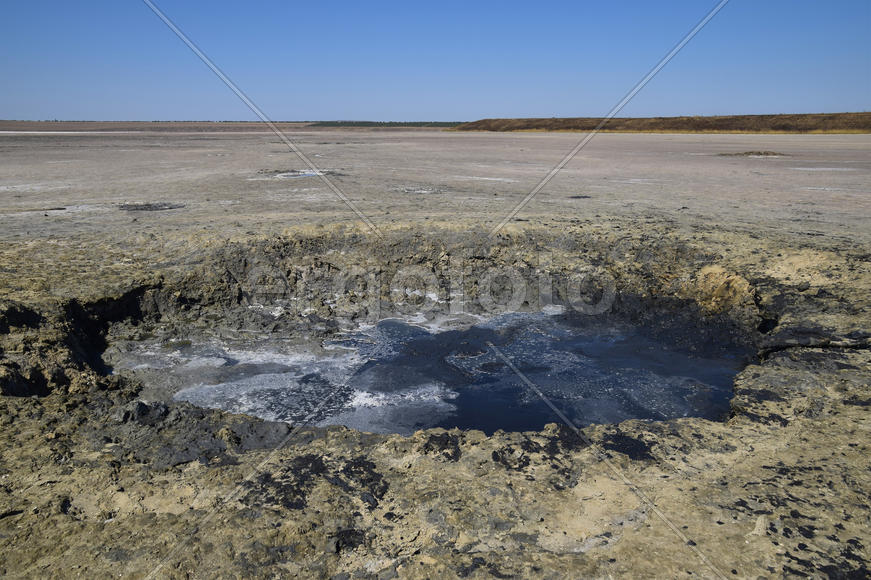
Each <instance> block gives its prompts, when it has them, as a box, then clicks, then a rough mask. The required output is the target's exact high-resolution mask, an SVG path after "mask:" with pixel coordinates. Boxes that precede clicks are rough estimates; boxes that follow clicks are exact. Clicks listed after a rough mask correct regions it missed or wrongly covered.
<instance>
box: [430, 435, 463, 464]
mask: <svg viewBox="0 0 871 580" xmlns="http://www.w3.org/2000/svg"><path fill="white" fill-rule="evenodd" d="M421 452H422V453H425V454H427V455H429V454H432V453H435V454H436V455H437V456H440V457H444V458H445V459H447V460H449V461H458V460H459V459H460V457H461V456H462V454H463V452H462V451H461V450H460V438H459V437H457V436H456V435H451V434H450V433H439V434H438V435H430V436H429V438H428V439H427V440H426V442H425V443H424V444H423V446H422V447H421Z"/></svg>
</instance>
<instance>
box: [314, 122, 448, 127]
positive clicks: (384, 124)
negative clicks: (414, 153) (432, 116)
mask: <svg viewBox="0 0 871 580" xmlns="http://www.w3.org/2000/svg"><path fill="white" fill-rule="evenodd" d="M461 124H462V121H315V122H314V123H310V124H309V127H456V126H457V125H461Z"/></svg>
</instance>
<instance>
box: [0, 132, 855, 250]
mask: <svg viewBox="0 0 871 580" xmlns="http://www.w3.org/2000/svg"><path fill="white" fill-rule="evenodd" d="M289 136H290V137H291V138H292V139H293V140H294V141H295V142H296V143H298V144H299V146H300V147H301V148H302V149H303V150H304V151H305V152H306V154H307V155H309V156H310V158H311V159H312V160H313V161H314V162H315V163H316V164H317V165H318V167H319V168H321V169H323V170H326V171H329V172H334V173H333V174H332V175H331V176H330V177H331V179H333V180H334V181H335V182H336V184H337V185H338V186H339V187H340V188H341V189H342V190H343V191H344V192H345V193H346V194H347V196H348V197H349V198H350V199H351V200H352V201H353V202H354V203H355V204H356V205H357V206H358V207H359V209H360V210H361V211H362V212H363V213H364V214H365V215H367V216H368V217H370V219H371V220H372V221H373V222H374V223H375V224H376V225H389V224H391V223H397V222H410V223H420V222H424V221H426V220H453V219H462V220H464V221H467V222H468V224H469V227H470V228H476V227H477V228H481V229H485V228H489V227H492V226H493V225H495V223H497V221H498V220H499V219H501V218H502V217H503V216H504V215H506V214H507V213H508V212H509V211H510V210H511V209H512V207H513V206H514V205H515V204H516V203H517V202H519V200H520V199H522V198H523V196H524V195H525V194H526V193H528V192H529V191H530V190H531V189H532V188H533V187H534V186H535V185H536V184H537V183H538V181H539V180H540V179H542V178H543V177H544V175H546V174H547V172H548V171H549V170H550V169H551V168H552V167H553V166H554V165H555V164H556V163H557V162H558V161H559V160H560V159H561V158H562V156H563V155H564V154H566V153H567V152H568V151H570V150H571V148H572V147H573V145H574V144H575V143H577V141H578V140H579V138H580V137H579V136H578V135H573V134H544V133H541V134H489V133H473V134H459V133H452V132H442V131H364V130H353V131H339V130H322V131H308V132H300V133H289ZM746 151H773V152H777V153H781V154H782V156H779V157H764V158H760V157H752V156H750V157H742V156H723V155H721V154H724V153H726V154H728V153H740V152H746ZM869 151H871V136H869V135H831V136H829V135H814V136H785V135H770V136H753V135H617V134H601V135H598V136H596V137H595V138H594V139H593V141H591V142H590V144H589V145H588V146H587V147H586V148H585V149H584V150H582V151H581V152H580V154H579V155H578V156H577V157H576V158H575V159H574V160H572V161H571V162H570V163H569V165H568V166H567V167H566V168H565V169H564V170H563V171H562V172H561V173H560V174H559V175H558V176H557V177H556V178H555V179H553V180H552V181H551V182H550V183H549V184H548V186H547V187H546V188H545V190H544V191H542V192H541V193H540V194H539V195H538V196H537V197H536V198H535V199H534V200H533V201H532V202H531V203H530V204H529V205H528V206H527V208H526V209H525V210H524V211H523V212H522V213H521V214H520V215H518V217H519V218H521V219H528V220H530V221H532V222H534V223H550V222H554V221H557V220H564V219H570V218H572V217H579V218H587V217H593V216H595V215H596V214H599V215H607V216H611V215H614V216H620V217H627V218H634V217H663V218H667V219H669V220H672V221H675V222H678V223H681V224H686V225H688V226H692V225H695V224H706V223H709V222H710V221H711V220H714V219H715V220H716V221H717V222H718V223H721V224H722V225H724V226H734V227H738V228H740V227H742V226H745V227H746V226H752V227H753V228H756V229H758V228H763V229H766V228H768V229H772V230H777V231H791V232H795V233H797V234H801V235H820V234H822V235H825V236H830V237H839V238H841V239H843V240H845V241H846V240H851V239H852V240H856V241H867V240H868V236H869V235H871V232H869V228H868V227H867V226H868V224H869V220H871V155H869ZM0 153H2V155H0V195H2V200H3V203H2V207H0V240H2V241H4V242H16V241H19V242H20V241H22V240H32V239H41V238H53V237H61V238H63V237H70V236H77V235H106V236H109V237H117V236H124V235H133V234H150V233H159V232H166V231H177V230H185V229H187V230H195V229H203V228H207V229H220V230H221V231H222V232H225V233H226V234H228V235H234V234H236V233H244V232H246V231H250V230H255V231H257V232H258V233H260V232H263V231H269V230H270V229H276V228H285V227H290V226H294V225H298V224H307V223H328V222H329V223H332V222H335V221H337V220H342V219H346V220H348V221H355V220H356V217H355V216H354V214H353V213H352V212H351V211H350V210H348V208H347V207H345V205H344V204H343V203H342V202H341V201H340V200H339V199H338V198H337V197H336V195H335V194H334V193H333V192H331V191H330V190H329V189H328V188H327V187H326V186H325V185H324V184H323V183H321V182H320V180H319V179H317V178H316V177H299V178H282V177H280V176H276V175H275V174H274V173H272V172H283V171H286V170H294V169H305V166H304V165H303V164H302V163H301V162H300V161H299V160H298V159H297V158H296V156H295V155H293V154H292V153H291V152H289V151H288V149H287V147H286V146H285V145H284V144H283V143H281V142H280V141H279V140H278V139H277V138H276V137H275V136H273V135H270V134H262V133H261V134H242V135H239V134H231V133H227V134H167V133H160V132H151V133H136V134H115V135H113V134H99V135H89V134H70V135H60V134H47V135H34V134H2V135H0ZM279 175H280V173H279ZM156 201H162V202H171V203H178V204H184V206H185V207H184V208H183V209H179V210H175V211H166V212H139V213H135V214H133V213H129V212H125V211H121V210H119V209H118V206H119V205H120V204H124V203H142V202H156ZM62 207H63V208H66V209H57V208H62ZM45 214H48V215H45ZM134 219H135V220H136V221H133V220H134Z"/></svg>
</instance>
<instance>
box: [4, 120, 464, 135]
mask: <svg viewBox="0 0 871 580" xmlns="http://www.w3.org/2000/svg"><path fill="white" fill-rule="evenodd" d="M274 125H275V126H276V127H278V129H279V130H281V131H302V130H318V131H323V130H330V129H369V130H376V131H380V130H408V129H415V130H443V129H445V128H450V127H455V126H457V125H460V123H459V122H456V123H443V122H430V121H420V122H407V123H406V122H394V121H391V122H377V121H281V122H275V123H274ZM142 132H166V133H185V132H194V133H271V132H272V129H270V128H269V126H268V125H266V124H265V123H262V122H260V121H13V120H0V133H142Z"/></svg>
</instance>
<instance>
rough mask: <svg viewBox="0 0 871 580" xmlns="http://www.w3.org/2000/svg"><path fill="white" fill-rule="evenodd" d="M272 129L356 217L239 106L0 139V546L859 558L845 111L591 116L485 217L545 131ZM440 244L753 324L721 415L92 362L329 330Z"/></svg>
mask: <svg viewBox="0 0 871 580" xmlns="http://www.w3.org/2000/svg"><path fill="white" fill-rule="evenodd" d="M298 137H299V140H300V142H301V144H302V145H304V146H307V147H309V149H308V150H309V151H310V152H311V153H312V155H315V157H314V158H315V159H324V163H323V168H324V169H328V170H330V171H333V178H334V179H335V181H336V183H338V184H339V185H340V186H341V187H343V188H344V189H345V190H347V191H349V192H353V193H352V196H351V197H352V200H353V201H354V202H355V203H356V205H357V206H358V207H359V208H360V209H362V210H363V212H364V213H365V214H366V215H371V216H372V220H373V223H375V224H376V226H377V227H378V232H379V233H378V234H374V233H373V232H372V231H370V230H369V229H368V228H367V227H366V226H365V225H359V224H357V223H356V222H355V219H354V218H355V216H354V214H353V213H352V212H351V211H350V210H349V209H348V208H347V207H345V206H344V205H342V203H341V202H340V201H336V200H334V198H333V197H331V196H332V195H333V194H332V193H331V192H330V191H329V190H328V189H326V187H324V186H323V184H319V182H318V181H317V179H318V178H317V176H314V177H306V176H298V175H292V176H290V177H287V176H286V177H277V176H278V175H287V174H288V173H291V170H296V169H300V168H299V167H297V165H298V163H297V164H296V165H294V161H293V160H292V159H290V158H289V155H287V154H286V153H282V152H281V151H280V148H279V145H277V144H275V143H273V142H274V141H276V140H275V139H274V138H270V137H268V136H264V135H225V136H221V135H217V136H216V135H208V136H206V135H198V134H190V135H187V134H181V135H172V136H170V135H166V134H161V133H148V134H142V135H129V134H128V135H121V136H96V135H89V136H79V137H73V136H30V135H14V136H13V135H9V136H6V135H4V136H0V147H2V149H3V150H4V156H3V158H2V163H0V170H2V173H0V176H2V178H3V182H2V185H0V187H3V188H4V189H3V191H4V200H6V202H5V205H4V208H3V209H2V213H0V220H2V224H3V226H4V227H3V230H2V233H0V241H2V248H0V249H2V251H0V275H2V278H0V280H2V284H0V389H2V392H3V395H4V396H3V397H0V408H2V412H0V421H2V430H0V437H2V438H3V440H2V446H0V450H2V451H0V571H2V573H3V574H4V575H6V576H12V577H15V576H20V577H64V578H66V577H78V576H81V577H88V578H91V577H108V576H113V577H129V578H138V577H149V576H150V577H173V578H183V577H241V576H270V577H272V576H287V577H294V576H299V577H336V578H392V577H447V578H451V577H469V578H476V577H481V578H489V577H497V578H504V577H542V578H562V577H588V576H589V577H611V576H613V577H678V576H680V577H682V576H702V577H722V576H726V577H733V576H735V577H769V576H794V577H803V576H813V577H826V576H828V577H844V578H864V577H867V576H868V574H869V570H868V568H869V564H868V562H869V543H871V537H869V533H868V530H869V529H871V521H869V520H871V508H869V493H871V492H869V490H871V463H869V460H868V445H869V443H868V441H869V431H871V415H869V405H871V391H869V386H868V385H869V378H871V332H869V329H871V324H869V323H871V320H869V318H871V310H869V302H871V298H869V296H871V265H869V257H871V243H869V233H868V228H867V224H868V223H869V205H868V201H867V187H868V183H869V178H868V175H869V171H871V164H869V163H868V162H867V159H865V158H864V157H863V156H862V151H867V147H868V145H869V142H868V139H867V138H866V137H864V136H843V137H829V136H825V137H823V136H815V137H806V138H804V139H805V140H803V138H801V137H764V136H760V137H748V136H680V137H676V136H643V137H636V136H616V135H614V136H612V135H607V136H601V138H602V139H603V141H602V144H601V146H600V148H599V149H597V148H595V147H594V146H593V145H591V146H590V150H589V152H588V151H587V150H585V152H584V154H583V156H586V157H585V158H584V159H578V160H576V162H573V164H572V165H571V166H570V167H571V170H570V171H569V172H568V173H567V174H566V176H564V178H562V180H561V181H558V180H555V181H554V184H553V190H552V192H551V193H547V194H546V195H545V193H542V196H543V197H542V199H541V200H536V201H535V202H533V204H531V205H530V206H529V208H528V212H524V213H522V214H520V215H519V216H518V218H519V219H521V220H529V221H513V222H512V223H510V224H509V226H507V227H506V228H505V229H503V230H502V231H501V232H500V233H499V234H498V235H495V236H493V237H488V235H487V232H488V228H487V226H488V225H489V226H491V227H492V225H494V224H495V223H496V222H498V219H500V218H501V215H502V213H503V211H502V210H506V211H507V209H510V207H511V205H512V204H513V203H516V202H517V201H519V199H520V198H522V197H523V195H525V193H526V192H527V191H528V190H529V189H531V187H532V186H533V185H534V184H535V181H536V179H538V178H540V176H541V175H543V174H544V173H546V171H547V168H548V165H549V164H552V163H555V162H556V161H558V159H559V156H560V151H563V150H564V149H565V145H566V144H570V143H571V142H572V140H573V139H574V137H572V136H566V135H553V136H550V135H494V136H490V135H488V136H480V135H475V134H471V135H447V136H446V135H445V134H441V133H434V132H392V133H377V134H376V133H374V132H365V131H345V132H342V131H322V132H310V133H305V134H301V135H299V136H298ZM597 139H598V137H597ZM594 143H595V141H594ZM125 148H129V149H131V151H130V152H127V153H125V152H124V151H123V150H124V149H125ZM569 148H570V147H569ZM524 149H525V150H526V151H524ZM742 151H773V152H776V153H780V154H781V155H780V156H775V157H774V158H770V157H771V156H750V155H748V156H740V155H738V156H735V155H721V154H722V153H728V154H734V153H736V152H737V153H740V152H742ZM270 155H273V156H276V157H275V158H270V157H269V156H270ZM553 157H555V159H552V158H553ZM756 157H761V158H756ZM863 159H864V160H863ZM669 162H670V163H672V164H671V165H669ZM155 168H159V169H155ZM542 169H544V171H542ZM806 169H814V170H813V171H808V170H806ZM840 170H843V171H840ZM276 171H277V172H278V173H276ZM758 174H762V175H758ZM458 176H461V177H462V176H465V177H463V178H462V179H460V178H459V177H458ZM681 176H683V177H681ZM467 178H469V179H467ZM472 178H478V179H472ZM506 179H507V180H508V181H505V180H506ZM499 180H502V181H499ZM549 191H550V190H549ZM421 192H422V193H421ZM16 196H17V197H16ZM145 204H150V205H145ZM122 205H123V206H126V207H121V206H122ZM57 208H64V209H57ZM681 208H685V209H681ZM225 210H226V211H225ZM458 259H459V261H460V262H461V263H462V264H463V268H464V271H465V272H464V273H465V275H464V277H463V283H462V286H461V290H462V293H463V294H464V295H465V296H466V297H467V300H468V304H469V308H470V309H471V310H472V311H474V309H475V308H476V307H475V306H474V304H475V301H476V299H477V297H478V291H479V288H478V284H477V283H478V281H479V280H480V276H479V275H478V274H479V273H480V272H481V271H483V270H484V269H486V268H488V267H493V266H497V267H511V268H514V269H515V270H516V271H518V272H521V273H522V274H523V275H524V276H529V277H533V276H534V275H535V274H536V273H539V272H540V271H541V270H543V269H546V270H548V271H549V272H550V273H551V274H552V275H553V278H554V280H555V288H556V292H555V297H554V300H555V301H556V302H558V303H559V302H560V301H564V300H565V299H566V296H567V290H566V288H567V287H566V286H565V281H566V280H567V279H568V278H569V277H570V274H571V273H572V272H573V271H575V270H577V269H578V268H593V269H594V270H595V271H596V272H597V273H598V275H597V276H594V277H593V278H591V281H590V282H589V285H588V287H587V288H586V290H587V291H588V292H587V293H588V295H589V296H591V297H593V299H595V298H597V297H600V296H601V295H603V292H605V291H606V288H605V287H604V286H605V284H603V283H602V281H603V280H612V281H613V283H614V289H615V292H616V297H615V301H614V304H613V307H612V309H611V312H610V314H609V315H612V316H619V317H622V318H624V319H628V320H632V321H634V322H637V323H638V324H642V325H646V326H648V327H650V328H657V327H663V328H666V327H670V325H672V324H674V321H675V320H678V321H680V323H681V324H682V325H683V327H685V328H688V329H692V332H691V333H687V334H686V335H685V336H684V339H685V340H686V341H687V342H688V343H690V342H692V341H693V340H705V341H727V342H732V343H736V344H741V345H744V346H746V347H750V348H752V349H753V352H754V353H755V354H754V357H753V361H752V362H751V364H750V365H749V366H747V367H746V368H745V369H744V370H743V371H742V372H741V373H740V374H739V375H738V377H737V378H736V381H735V396H734V398H733V400H732V404H731V415H730V417H729V418H728V420H726V421H724V422H714V421H707V420H702V419H692V418H689V419H680V420H674V421H668V422H662V423H657V422H642V421H628V422H625V423H622V424H619V425H602V426H593V427H590V428H587V429H584V430H583V431H581V432H576V431H574V430H573V429H571V428H570V427H567V426H566V425H562V424H560V423H559V422H558V421H557V420H556V418H555V422H554V424H553V425H550V426H548V427H547V428H545V429H544V430H542V431H541V432H530V433H497V434H495V435H493V436H486V435H484V434H483V433H481V432H477V431H465V432H463V431H456V430H455V431H443V430H429V431H421V432H418V433H416V434H414V435H413V436H411V437H402V436H399V435H373V434H366V433H360V432H356V431H352V430H349V429H345V428H341V427H333V428H329V429H318V428H313V427H308V426H305V425H297V426H289V425H286V424H280V423H268V422H263V421H259V420H256V419H252V418H250V417H244V416H237V415H229V414H225V413H221V412H217V411H211V410H203V409H198V408H195V407H192V406H189V405H182V404H174V403H171V402H166V401H159V400H154V399H153V398H151V397H143V396H142V392H141V385H139V384H137V383H136V382H135V381H134V380H131V379H130V378H129V377H126V376H123V375H115V374H111V372H110V369H109V368H107V364H106V361H105V360H104V359H103V353H104V351H105V350H106V349H107V347H110V346H112V345H113V344H116V343H117V342H118V341H124V340H135V339H137V338H140V339H141V338H146V337H148V338H151V339H153V338H154V337H157V338H159V339H165V340H166V341H167V342H169V341H172V340H174V339H177V338H178V337H183V336H190V335H191V334H192V333H193V334H196V333H199V334H204V335H211V336H233V337H239V336H242V337H246V336H247V337H250V339H251V340H258V339H259V338H262V337H263V336H265V335H269V334H271V333H283V334H284V335H287V336H300V337H302V336H305V337H306V339H307V340H311V339H312V338H314V339H317V338H321V337H327V336H329V335H330V334H331V333H332V332H334V331H335V330H336V329H337V328H339V327H341V326H342V325H343V324H353V323H356V322H358V321H359V320H361V319H366V318H367V317H369V316H371V315H372V312H371V308H370V307H371V304H373V303H374V302H373V298H375V297H377V298H380V299H381V300H382V301H383V302H388V301H389V298H390V288H389V284H388V283H387V282H386V281H388V280H390V279H391V278H392V277H393V276H394V274H395V273H396V272H398V271H400V270H401V269H402V268H406V267H411V266H413V267H417V268H422V269H423V270H425V271H428V272H432V273H433V275H434V276H435V279H436V280H437V286H438V293H439V295H440V296H442V297H447V296H448V295H449V294H451V293H455V292H456V290H457V288H456V287H453V286H451V284H452V281H454V280H456V277H454V276H453V275H452V274H451V272H452V264H453V265H456V263H457V260H458ZM361 272H363V273H364V274H366V275H368V273H373V272H374V273H377V277H376V278H375V279H376V280H377V282H376V283H375V284H370V283H363V282H362V281H363V280H366V279H367V278H366V275H363V276H362V277H361V275H360V273H361ZM336 280H341V281H342V286H341V288H342V289H343V291H342V292H336ZM531 288H535V287H534V286H531ZM536 292H537V290H532V291H531V292H530V293H528V295H527V296H526V302H525V303H524V304H523V305H521V308H523V309H535V308H536V307H537V305H538V304H539V303H540V300H539V296H538V295H537V294H536ZM275 306H280V310H275V309H274V308H273V307H275ZM379 314H384V312H383V311H381V312H379ZM143 399H144V400H143Z"/></svg>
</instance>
